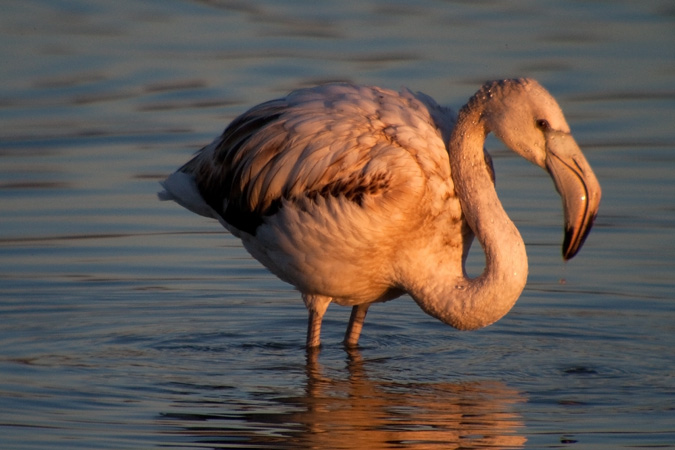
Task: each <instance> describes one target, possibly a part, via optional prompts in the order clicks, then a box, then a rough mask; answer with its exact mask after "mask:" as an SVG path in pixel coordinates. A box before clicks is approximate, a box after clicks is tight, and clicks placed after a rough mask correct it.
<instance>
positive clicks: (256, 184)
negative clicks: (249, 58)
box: [160, 79, 600, 348]
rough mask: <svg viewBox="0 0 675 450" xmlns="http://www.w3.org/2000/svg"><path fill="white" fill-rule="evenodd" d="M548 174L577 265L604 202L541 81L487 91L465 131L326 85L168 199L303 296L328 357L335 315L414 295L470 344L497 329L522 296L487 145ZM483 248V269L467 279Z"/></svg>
mask: <svg viewBox="0 0 675 450" xmlns="http://www.w3.org/2000/svg"><path fill="white" fill-rule="evenodd" d="M490 131H492V132H494V133H495V134H496V135H497V136H498V137H499V138H500V139H502V140H503V141H504V142H505V143H506V145H507V146H509V147H510V148H512V149H513V150H514V151H516V152H517V153H519V154H520V155H521V156H523V157H525V158H526V159H528V160H530V161H532V162H533V163H535V164H537V165H539V166H541V167H545V168H546V169H547V170H548V171H549V173H550V174H551V176H552V178H553V180H554V182H555V183H556V187H557V189H558V191H559V192H560V193H561V195H562V196H563V206H564V209H565V221H566V224H565V232H566V237H565V243H564V245H563V255H564V257H565V258H566V259H569V258H571V257H572V256H574V254H576V252H577V251H578V249H579V248H580V247H581V245H582V244H583V241H584V239H585V237H586V235H587V233H588V232H589V231H590V228H591V225H592V222H593V219H594V217H595V214H596V211H597V208H598V205H599V201H600V186H599V184H598V182H597V180H596V178H595V175H594V174H593V171H592V170H591V168H590V166H589V165H588V163H587V162H586V160H585V158H584V157H583V155H582V153H581V151H580V150H579V148H578V146H577V145H576V143H575V142H574V139H573V138H572V137H571V135H570V133H569V127H568V126H567V123H566V122H565V119H564V116H563V115H562V112H561V111H560V108H559V107H558V105H557V103H556V102H555V100H554V99H553V97H551V96H550V94H548V92H546V90H545V89H543V88H542V87H541V86H540V85H539V84H538V83H537V82H536V81H533V80H527V79H520V80H505V81H500V82H491V83H486V84H485V85H484V86H483V87H482V88H481V89H480V90H479V91H478V92H477V93H476V95H474V97H472V98H471V99H470V100H469V102H468V103H467V105H465V106H464V107H463V108H462V110H461V111H460V113H459V116H458V117H456V116H455V114H454V113H453V112H452V111H451V110H450V109H447V108H443V107H441V106H439V105H437V104H436V103H435V102H434V101H433V100H432V99H431V98H430V97H428V96H426V95H424V94H421V93H412V92H410V91H407V90H404V91H402V92H400V93H396V92H393V91H389V90H385V89H380V88H377V87H366V86H355V85H350V84H329V85H323V86H318V87H315V88H311V89H301V90H298V91H294V92H292V93H290V94H289V95H288V96H286V97H284V98H281V99H277V100H272V101H269V102H266V103H263V104H261V105H258V106H255V107H254V108H252V109H251V110H249V111H247V112H246V113H244V114H242V115H241V116H239V117H238V118H236V119H235V120H234V121H233V122H232V123H231V124H230V125H229V126H228V127H227V129H226V130H225V131H224V132H223V134H222V135H221V136H220V137H219V138H218V139H216V140H215V141H214V142H213V143H211V144H210V145H208V146H206V147H204V148H203V149H202V150H201V151H200V152H199V153H198V154H197V155H196V156H195V157H194V158H193V159H192V160H191V161H190V162H188V163H187V164H185V165H184V166H183V167H181V168H180V169H179V170H178V171H177V172H175V173H174V174H172V175H171V176H169V177H168V178H167V179H166V180H165V181H164V182H163V183H162V185H163V186H164V188H165V191H163V192H162V193H160V198H162V199H164V200H168V199H171V200H175V201H176V202H178V203H179V204H181V205H182V206H184V207H186V208H187V209H189V210H191V211H193V212H195V213H197V214H201V215H203V216H207V217H213V218H216V219H218V220H219V221H220V222H221V224H222V225H223V226H224V227H225V228H227V229H228V230H229V231H230V232H231V233H232V234H234V235H235V236H237V237H239V238H240V239H241V240H242V242H243V244H244V246H245V247H246V249H247V250H248V251H249V252H250V253H251V255H253V257H255V258H256V259H258V260H259V261H260V262H261V263H262V264H264V265H265V266H266V267H267V268H268V269H269V270H270V271H271V272H273V273H274V274H275V275H277V276H278V277H279V278H281V279H282V280H284V281H286V282H288V283H290V284H292V285H294V286H295V287H296V288H297V289H298V290H299V291H300V292H301V293H302V296H303V299H304V301H305V304H306V306H307V308H308V310H309V315H310V318H309V326H308V333H307V346H308V348H313V347H317V346H318V345H319V342H320V340H319V334H320V327H321V319H322V317H323V315H324V313H325V311H326V308H327V307H328V305H329V303H331V302H335V303H338V304H340V305H348V306H353V307H354V308H353V311H352V316H351V319H350V323H349V326H348V329H347V335H346V337H345V344H346V345H356V343H357V342H358V338H359V335H360V332H361V326H362V324H363V319H364V318H365V314H366V311H367V309H368V306H369V305H370V304H372V303H374V302H382V301H387V300H391V299H393V298H396V297H398V296H400V295H402V294H404V293H408V294H410V295H411V296H412V297H413V299H414V300H415V301H416V302H417V303H418V304H419V305H420V306H421V307H422V309H424V310H425V311H426V312H427V313H429V314H431V315H432V316H434V317H437V318H439V319H440V320H442V321H443V322H445V323H448V324H450V325H452V326H455V327H456V328H460V329H475V328H479V327H482V326H486V325H488V324H490V323H492V322H494V321H496V320H498V319H499V318H500V317H502V316H503V315H504V314H506V312H508V310H509V309H510V308H511V307H512V306H513V304H514V303H515V301H516V300H517V298H518V297H519V296H520V293H521V292H522V289H523V287H524V285H525V281H526V278H527V256H526V254H525V248H524V244H523V241H522V239H521V238H520V235H519V233H518V231H517V230H516V228H515V227H514V225H513V223H512V222H511V221H510V220H509V218H508V217H507V216H506V213H505V212H504V210H503V208H502V207H501V204H500V203H499V200H498V198H497V195H496V192H495V190H494V186H493V173H492V166H491V163H490V160H489V156H488V155H487V153H485V152H484V150H483V143H484V140H485V136H486V134H487V133H488V132H490ZM474 234H475V235H476V236H478V239H479V240H480V241H481V244H482V246H483V248H484V250H485V252H486V268H485V271H484V272H483V274H482V275H481V276H479V277H477V278H475V279H469V278H467V276H466V274H465V272H464V260H465V258H466V255H467V253H468V250H469V247H470V245H471V242H472V240H473V236H474Z"/></svg>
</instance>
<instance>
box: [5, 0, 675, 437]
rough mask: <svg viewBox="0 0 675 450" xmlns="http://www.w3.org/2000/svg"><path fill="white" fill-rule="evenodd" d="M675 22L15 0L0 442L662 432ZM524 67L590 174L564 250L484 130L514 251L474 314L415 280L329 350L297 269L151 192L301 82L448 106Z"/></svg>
mask: <svg viewBox="0 0 675 450" xmlns="http://www.w3.org/2000/svg"><path fill="white" fill-rule="evenodd" d="M6 3H7V2H6ZM674 38H675V8H673V6H672V5H671V2H669V1H665V0H664V1H649V2H631V1H623V2H603V1H583V2H581V1H579V2H557V1H536V2H535V1H522V2H491V1H486V2H475V3H472V2H462V1H457V2H454V1H445V2H442V1H406V2H378V1H369V0H366V1H346V2H324V3H320V2H309V1H289V2H274V1H246V2H237V1H225V0H222V1H217V0H213V1H196V0H192V1H187V0H186V1H178V0H162V1H159V0H156V1H144V2H134V1H127V0H119V1H116V2H106V1H100V0H89V1H84V0H82V1H77V0H73V1H66V0H60V1H54V0H49V1H47V0H43V1H39V0H35V1H28V2H9V3H7V4H4V5H3V14H2V15H1V16H0V57H2V63H1V64H0V74H1V79H2V83H1V84H0V123H1V124H2V126H1V127H0V211H2V219H1V220H0V448H7V449H44V448H63V449H73V448H83V449H84V448H86V449H92V448H97V449H105V448H110V449H122V448H124V449H147V448H181V449H182V448H184V449H194V448H275V449H278V448H294V449H295V448H322V449H324V448H325V449H329V448H372V449H377V448H409V449H429V448H520V447H524V448H533V449H535V448H536V449H539V448H574V449H582V448H583V449H585V448H593V449H596V448H599V449H603V448H606V449H616V448H631V449H632V448H655V447H656V448H675V408H674V407H673V405H675V351H674V350H673V349H674V348H675V301H674V300H675V295H673V292H674V289H673V288H674V287H675V282H674V281H673V279H674V278H675V277H674V275H675V235H674V233H673V224H674V223H675V207H674V206H673V205H674V203H673V199H675V181H674V180H675V178H674V177H673V173H674V169H675V127H673V119H674V118H675V89H674V88H673V86H674V81H675V46H673V44H672V43H673V42H674ZM513 76H531V77H534V78H536V79H538V80H539V81H540V82H541V83H542V84H543V85H544V86H546V87H547V88H548V89H549V90H550V91H551V92H552V93H553V94H554V95H555V96H556V98H557V99H558V100H559V102H560V104H561V105H562V107H563V109H564V111H565V114H566V117H567V119H568V121H569V123H570V125H571V127H572V130H573V133H574V136H575V138H576V139H577V141H578V142H579V144H580V146H581V147H582V149H583V150H584V152H585V154H586V156H587V158H588V160H589V162H590V163H591V165H592V166H593V168H594V170H595V172H596V174H597V176H598V178H599V179H600V182H601V184H602V187H603V202H602V205H601V209H600V215H599V216H598V219H597V222H596V226H595V228H594V229H593V232H592V234H591V235H590V237H589V238H588V240H587V242H586V245H585V247H584V248H583V249H582V251H581V253H580V254H579V255H578V256H577V257H576V258H574V259H573V260H572V261H570V262H569V263H563V262H562V261H561V258H560V244H561V241H562V231H561V230H562V214H561V207H560V200H559V198H558V196H557V194H556V193H555V190H554V188H553V186H552V184H551V182H550V179H549V178H548V176H547V175H546V174H545V173H543V172H541V171H540V170H538V169H537V168H535V167H533V166H531V165H529V164H528V163H526V162H524V161H522V160H520V159H518V158H517V157H515V156H514V155H512V154H511V153H510V152H508V151H506V150H504V149H503V147H502V146H501V144H500V143H498V142H497V141H495V140H492V141H490V142H489V143H488V144H489V148H490V149H491V151H492V154H493V155H494V159H495V165H496V169H497V179H498V191H499V194H500V196H501V198H502V201H503V203H504V205H505V206H506V209H507V211H508V212H509V214H510V215H511V216H512V218H513V219H514V221H515V223H516V225H517V226H518V227H519V228H520V230H521V232H522V234H523V237H524V239H525V241H526V244H527V247H528V255H529V259H530V278H529V283H528V286H527V287H526V289H525V292H524V293H523V295H522V297H521V298H520V300H519V301H518V303H517V304H516V306H515V308H514V309H513V310H512V311H511V312H510V313H509V315H507V316H506V317H505V318H504V319H502V320H501V321H499V322H498V323H496V324H494V325H492V326H490V327H488V328H486V329H483V330H480V331H476V332H470V333H463V332H458V331H456V330H453V329H451V328H449V327H447V326H445V325H443V324H441V323H440V322H437V321H436V320H434V319H432V318H430V317H428V316H426V315H425V314H424V313H423V312H422V311H421V310H419V308H418V307H417V306H416V305H415V304H414V302H412V301H411V300H410V299H409V298H406V297H404V298H401V299H398V300H395V301H392V302H389V303H386V304H382V305H375V306H374V307H373V308H372V309H371V311H370V312H369V315H368V319H367V321H366V325H365V328H364V331H363V335H362V337H361V341H360V344H361V346H360V348H359V349H358V350H356V351H351V352H346V351H345V350H344V349H343V348H342V346H341V345H340V340H341V339H342V333H343V332H344V328H345V325H346V322H347V319H348V315H349V311H348V310H347V309H345V308H340V307H337V306H334V307H331V308H330V309H329V312H328V314H327V317H326V320H325V323H324V329H323V341H324V346H323V348H322V350H321V353H320V354H319V355H318V357H316V358H312V357H310V358H308V357H307V355H306V353H305V351H304V348H303V344H304V333H305V326H306V312H305V310H304V306H303V304H302V302H301V300H300V298H299V295H298V293H297V292H295V291H294V290H293V289H292V288H291V287H289V286H288V285H286V284H284V283H282V282H281V281H279V280H277V279H276V278H275V277H274V276H272V275H270V274H269V273H268V272H266V271H265V270H264V269H263V268H262V267H261V266H260V265H259V264H258V263H257V262H256V261H254V260H252V259H251V258H250V257H249V256H248V255H247V253H246V252H245V251H244V250H243V249H242V248H241V246H240V244H239V243H238V241H237V240H236V239H235V238H233V237H232V236H230V235H228V234H227V233H226V232H225V231H224V230H222V229H221V228H220V226H219V225H218V224H217V223H215V222H214V221H209V220H207V219H204V218H201V217H198V216H194V215H192V214H190V213H189V212H187V211H185V210H184V209H182V208H180V207H178V206H176V205H175V204H172V203H160V202H158V201H157V200H156V197H155V192H156V191H157V190H158V184H157V182H158V181H159V180H160V179H162V178H163V177H164V176H165V175H166V174H168V173H169V172H171V171H172V170H174V169H175V168H176V167H178V166H179V165H180V164H182V163H183V162H185V161H186V160H187V159H188V158H189V156H190V154H191V153H192V152H193V151H195V150H197V149H198V148H199V147H201V146H202V145H204V144H206V143H208V142H209V141H210V140H211V139H212V138H213V137H215V136H216V135H217V134H218V133H220V131H221V130H222V129H223V128H224V126H225V125H226V124H227V123H228V121H229V120H231V119H232V118H234V117H235V116H236V115H237V114H239V113H241V112H243V111H244V110H246V109H247V108H248V107H250V106H252V105H254V104H256V103H258V102H261V101H264V100H267V99H270V98H273V97H276V96H279V95H283V94H284V93H286V92H288V91H289V90H292V89H294V88H297V87H302V86H308V85H313V84H316V83H320V82H325V81H332V80H349V81H354V82H358V83H368V84H377V85H382V86H385V87H389V88H393V89H398V88H399V87H400V86H404V85H405V86H408V87H410V88H411V89H414V90H421V91H424V92H426V93H427V94H430V95H432V96H433V97H435V98H436V99H437V100H438V101H439V102H441V103H445V104H449V105H452V106H454V107H456V108H457V107H459V106H461V105H462V104H463V102H464V101H466V100H467V99H468V98H469V96H471V95H472V94H473V92H475V90H476V89H477V88H478V87H479V86H480V84H481V83H482V82H483V81H485V80H488V79H493V78H505V77H513ZM480 264H481V257H480V254H479V249H476V251H475V254H474V255H472V258H471V261H470V265H471V268H470V270H471V271H473V272H474V273H475V272H478V271H480Z"/></svg>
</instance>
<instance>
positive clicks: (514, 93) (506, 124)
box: [477, 79, 602, 260]
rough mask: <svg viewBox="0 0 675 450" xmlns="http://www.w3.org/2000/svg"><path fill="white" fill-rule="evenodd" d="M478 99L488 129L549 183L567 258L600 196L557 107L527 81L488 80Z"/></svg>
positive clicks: (581, 239)
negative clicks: (559, 208)
mask: <svg viewBox="0 0 675 450" xmlns="http://www.w3.org/2000/svg"><path fill="white" fill-rule="evenodd" d="M477 96H480V97H481V98H483V99H484V100H487V101H486V108H485V109H484V110H483V113H482V115H483V118H484V123H485V124H486V128H487V131H488V132H490V131H491V132H493V133H494V134H495V135H496V136H497V137H498V138H499V139H501V140H502V141H503V142H504V144H506V146H507V147H509V148H510V149H512V150H513V151H514V152H516V153H517V154H519V155H521V156H522V157H523V158H525V159H527V160H528V161H530V162H532V163H534V164H536V165H538V166H539V167H541V168H543V169H545V170H546V171H547V172H548V173H549V175H550V176H551V178H552V179H553V182H554V184H555V187H556V189H557V191H558V193H559V194H560V196H561V197H562V203H563V211H564V220H565V223H564V230H565V237H564V241H563V247H562V255H563V259H565V260H569V259H571V258H572V257H574V255H576V254H577V252H578V251H579V250H580V249H581V247H582V245H583V243H584V241H585V239H586V236H588V233H589V232H590V231H591V228H592V226H593V221H594V219H595V217H596V214H597V211H598V207H599V205H600V197H601V195H602V194H601V189H600V183H598V180H597V178H596V177H595V174H594V173H593V170H592V169H591V166H590V164H588V161H586V158H585V157H584V155H583V153H582V152H581V149H580V148H579V146H578V145H577V143H576V141H575V140H574V138H573V137H572V134H571V132H570V128H569V126H568V125H567V122H566V121H565V117H564V115H563V113H562V110H561V109H560V106H558V103H557V102H556V101H555V99H554V98H553V96H551V94H549V93H548V92H547V91H546V89H544V88H543V87H542V86H541V85H540V84H539V83H537V82H536V81H534V80H531V79H518V80H506V81H499V82H491V83H488V84H486V85H485V86H483V88H482V89H481V91H479V93H478V94H477Z"/></svg>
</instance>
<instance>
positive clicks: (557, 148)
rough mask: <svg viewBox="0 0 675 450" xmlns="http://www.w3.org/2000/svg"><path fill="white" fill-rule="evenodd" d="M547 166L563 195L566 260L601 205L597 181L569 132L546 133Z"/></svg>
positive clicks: (575, 250) (571, 255)
mask: <svg viewBox="0 0 675 450" xmlns="http://www.w3.org/2000/svg"><path fill="white" fill-rule="evenodd" d="M546 170H548V173H549V174H550V175H551V178H553V182H554V183H555V187H556V189H557V190H558V193H559V194H560V196H561V197H562V202H563V210H564V216H565V240H564V241H563V246H562V256H563V259H564V260H565V261H567V260H569V259H571V258H572V257H574V255H576V254H577V252H578V251H579V250H580V249H581V247H582V245H583V244H584V241H585V240H586V237H587V236H588V233H589V232H590V231H591V228H592V227H593V221H594V220H595V216H596V215H597V212H598V207H599V206H600V197H601V195H602V192H601V189H600V183H598V179H597V178H596V177H595V174H594V173H593V169H591V166H590V165H589V164H588V161H586V158H585V157H584V155H583V153H581V149H580V148H579V146H578V145H577V143H576V142H575V141H574V138H573V137H572V135H571V134H569V133H565V132H560V131H553V130H551V131H548V132H547V133H546Z"/></svg>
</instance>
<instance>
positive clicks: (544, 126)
mask: <svg viewBox="0 0 675 450" xmlns="http://www.w3.org/2000/svg"><path fill="white" fill-rule="evenodd" d="M536 124H537V128H539V129H540V130H541V131H548V130H550V129H551V125H550V124H549V123H548V120H546V119H537V122H536Z"/></svg>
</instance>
